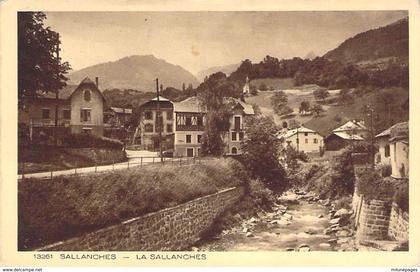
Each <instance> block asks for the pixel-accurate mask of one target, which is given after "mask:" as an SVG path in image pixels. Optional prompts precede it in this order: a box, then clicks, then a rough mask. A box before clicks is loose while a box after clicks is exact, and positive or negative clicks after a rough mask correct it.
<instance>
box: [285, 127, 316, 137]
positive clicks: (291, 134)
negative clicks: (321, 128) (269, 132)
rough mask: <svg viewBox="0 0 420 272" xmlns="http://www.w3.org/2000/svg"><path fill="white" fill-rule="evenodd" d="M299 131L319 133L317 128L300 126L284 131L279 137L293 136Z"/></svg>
mask: <svg viewBox="0 0 420 272" xmlns="http://www.w3.org/2000/svg"><path fill="white" fill-rule="evenodd" d="M297 133H318V132H316V131H315V130H312V129H309V128H307V127H304V126H300V127H298V128H295V129H291V130H288V131H286V132H284V133H281V134H279V135H278V136H277V138H278V139H281V138H289V137H291V136H293V135H295V134H297ZM318 134H319V133H318Z"/></svg>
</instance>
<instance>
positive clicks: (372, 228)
mask: <svg viewBox="0 0 420 272" xmlns="http://www.w3.org/2000/svg"><path fill="white" fill-rule="evenodd" d="M390 213H391V205H390V203H389V202H387V201H382V200H374V199H372V200H364V201H363V203H362V207H361V210H360V215H359V225H358V228H357V239H358V240H359V241H360V240H385V239H387V238H388V227H389V220H390Z"/></svg>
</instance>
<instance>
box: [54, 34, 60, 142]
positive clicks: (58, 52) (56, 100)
mask: <svg viewBox="0 0 420 272" xmlns="http://www.w3.org/2000/svg"><path fill="white" fill-rule="evenodd" d="M59 39H60V34H59V33H57V46H56V47H55V50H56V55H57V61H58V62H60V43H59ZM57 129H58V88H57V89H56V90H55V127H54V145H55V146H57V136H58V135H57V134H58V132H57Z"/></svg>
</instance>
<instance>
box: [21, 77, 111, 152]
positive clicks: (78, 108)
mask: <svg viewBox="0 0 420 272" xmlns="http://www.w3.org/2000/svg"><path fill="white" fill-rule="evenodd" d="M104 103H105V98H104V96H103V95H102V92H101V91H100V90H99V88H98V78H96V83H94V82H93V81H92V80H91V79H90V78H88V77H86V78H85V79H83V80H82V81H81V82H80V84H79V85H78V86H76V87H74V86H66V87H64V88H63V89H61V90H59V92H58V97H56V93H55V92H47V93H39V95H38V96H37V97H35V98H26V99H25V101H24V105H25V106H24V108H23V109H21V110H19V114H18V120H19V121H18V122H19V126H20V127H27V128H28V130H29V138H30V141H31V142H32V141H35V142H43V143H48V144H51V143H53V140H54V133H56V135H57V139H58V144H60V143H61V142H62V139H63V137H64V136H66V135H68V134H70V133H72V134H80V133H88V134H92V135H95V136H102V135H103V133H104V124H103V108H104ZM56 113H57V118H56ZM56 122H57V125H56Z"/></svg>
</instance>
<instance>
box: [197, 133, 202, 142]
mask: <svg viewBox="0 0 420 272" xmlns="http://www.w3.org/2000/svg"><path fill="white" fill-rule="evenodd" d="M197 143H199V144H201V135H197Z"/></svg>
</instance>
